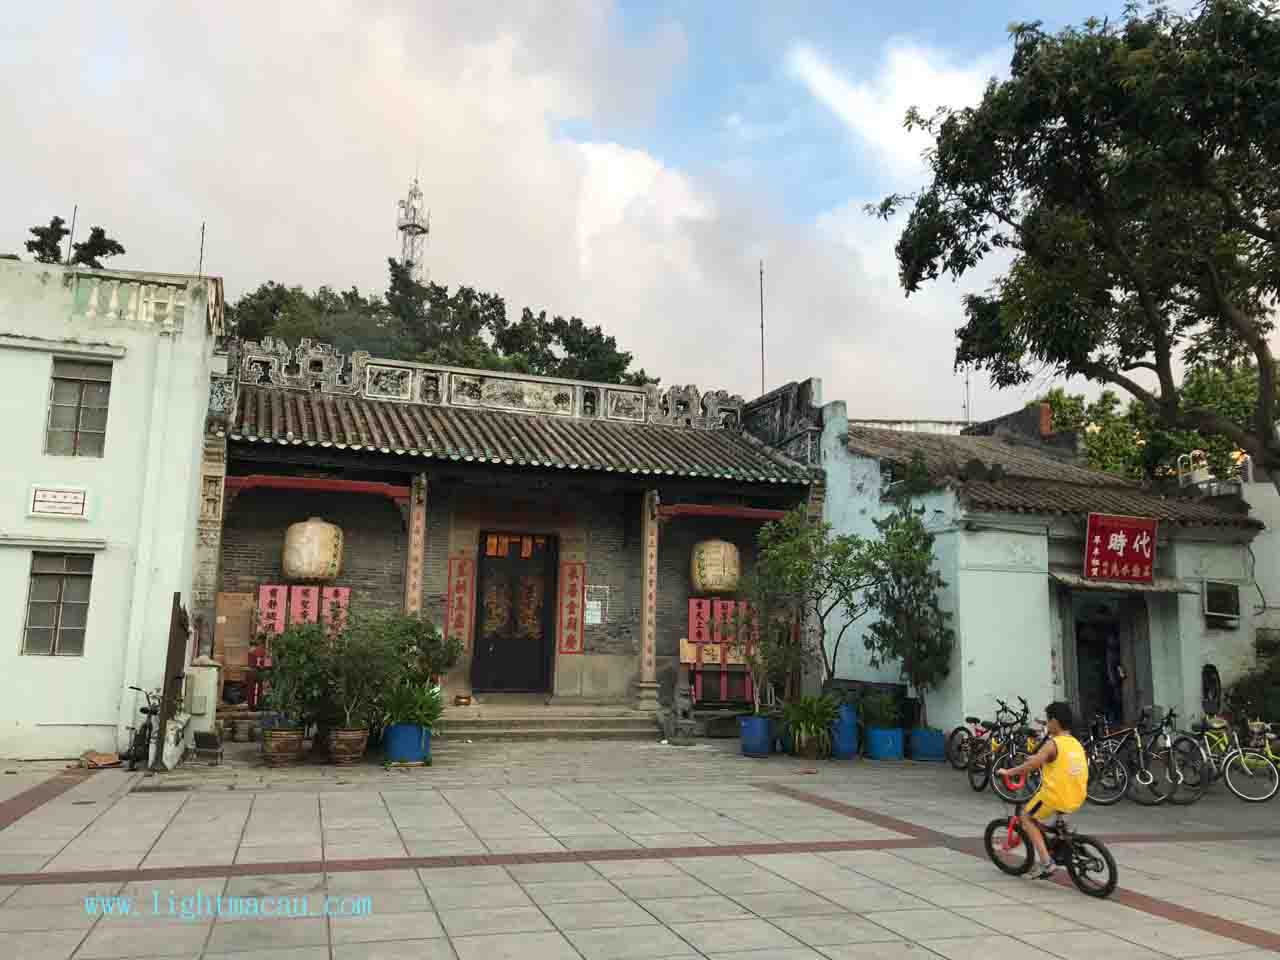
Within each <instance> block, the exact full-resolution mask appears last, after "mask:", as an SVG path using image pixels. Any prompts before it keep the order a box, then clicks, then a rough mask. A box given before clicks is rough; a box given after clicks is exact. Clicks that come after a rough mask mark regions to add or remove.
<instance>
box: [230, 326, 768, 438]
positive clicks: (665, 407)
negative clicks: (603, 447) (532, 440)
mask: <svg viewBox="0 0 1280 960" xmlns="http://www.w3.org/2000/svg"><path fill="white" fill-rule="evenodd" d="M240 384H254V385H258V386H268V387H276V388H279V389H286V390H305V391H308V392H311V393H317V394H322V395H328V396H347V397H356V398H365V399H370V400H385V401H390V402H393V403H408V404H425V405H430V406H439V407H465V408H470V409H488V410H502V411H506V412H509V413H525V414H540V415H543V416H552V417H566V418H571V419H576V420H602V421H612V422H620V423H651V424H665V425H668V426H679V427H687V428H690V429H697V430H717V429H733V430H738V429H740V428H741V426H742V409H743V407H744V406H745V403H744V401H743V399H742V397H740V396H736V395H731V394H729V393H728V392H727V391H725V390H713V391H707V392H706V393H703V392H702V391H700V390H699V389H698V387H696V386H694V385H692V384H688V385H684V386H678V385H677V386H669V387H659V386H657V385H654V384H648V385H645V386H631V385H627V384H617V383H598V382H594V381H589V380H566V379H560V378H556V377H540V376H534V375H532V374H523V373H508V372H505V371H497V370H474V369H470V368H466V367H449V366H443V365H439V364H430V363H418V362H415V361H409V360H387V359H382V358H376V357H372V356H370V355H369V353H368V351H365V350H356V351H353V352H352V353H351V354H350V355H349V356H348V355H346V354H343V353H339V352H338V351H337V350H335V349H334V347H333V346H332V345H331V344H327V343H316V342H314V341H312V340H310V339H303V340H302V341H301V342H299V344H298V346H297V347H290V346H289V345H288V344H287V343H285V342H284V341H283V340H277V339H275V338H273V337H265V338H263V340H262V341H261V342H258V341H252V340H232V341H231V342H230V343H229V344H228V365H227V375H226V376H225V377H217V378H215V379H214V383H213V384H212V385H211V387H210V404H209V412H210V416H211V417H212V418H213V419H214V420H215V421H218V422H225V420H226V418H228V417H230V416H232V415H233V414H234V410H235V395H236V388H237V387H238V386H239V385H240Z"/></svg>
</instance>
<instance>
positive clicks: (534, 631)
mask: <svg viewBox="0 0 1280 960" xmlns="http://www.w3.org/2000/svg"><path fill="white" fill-rule="evenodd" d="M526 539H529V538H526ZM531 552H532V551H531ZM545 589H546V580H545V578H543V577H541V576H538V575H535V574H527V575H525V576H522V577H521V578H520V587H519V590H520V600H519V609H518V610H517V613H516V636H517V637H519V638H520V639H522V640H541V639H542V604H543V602H544V590H545Z"/></svg>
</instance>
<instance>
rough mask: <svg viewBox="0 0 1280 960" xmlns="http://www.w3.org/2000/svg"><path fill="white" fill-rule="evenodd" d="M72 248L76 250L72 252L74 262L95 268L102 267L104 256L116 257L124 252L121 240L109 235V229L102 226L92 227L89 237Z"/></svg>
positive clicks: (99, 268) (74, 244)
mask: <svg viewBox="0 0 1280 960" xmlns="http://www.w3.org/2000/svg"><path fill="white" fill-rule="evenodd" d="M71 249H72V250H73V251H75V252H74V253H72V254H71V262H72V263H79V264H82V265H84V266H86V267H92V268H93V269H94V270H101V269H102V258H103V257H116V256H119V255H120V254H122V253H124V247H123V246H122V245H121V244H120V241H119V240H116V239H115V238H114V237H108V236H107V231H105V230H103V229H102V228H101V227H91V228H90V229H89V239H88V240H82V241H81V242H80V243H73V244H72V245H71Z"/></svg>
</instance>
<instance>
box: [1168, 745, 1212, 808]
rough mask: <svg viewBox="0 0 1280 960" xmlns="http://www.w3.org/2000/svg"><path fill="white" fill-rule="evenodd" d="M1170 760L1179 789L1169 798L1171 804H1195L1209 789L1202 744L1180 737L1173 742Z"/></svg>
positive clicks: (1183, 805) (1182, 805)
mask: <svg viewBox="0 0 1280 960" xmlns="http://www.w3.org/2000/svg"><path fill="white" fill-rule="evenodd" d="M1170 760H1171V762H1172V764H1173V766H1174V770H1175V772H1176V774H1177V778H1178V789H1177V790H1176V791H1174V793H1173V794H1172V795H1171V796H1170V797H1169V802H1170V803H1174V804H1177V805H1178V806H1181V807H1185V806H1188V805H1190V804H1193V803H1195V802H1196V801H1197V800H1199V799H1200V798H1201V797H1203V796H1204V792H1205V790H1207V789H1208V788H1209V775H1208V773H1207V772H1206V770H1205V760H1204V754H1203V753H1202V752H1201V750H1200V744H1198V743H1196V741H1195V740H1193V739H1192V738H1191V737H1178V739H1176V740H1174V741H1173V751H1172V753H1171V754H1170Z"/></svg>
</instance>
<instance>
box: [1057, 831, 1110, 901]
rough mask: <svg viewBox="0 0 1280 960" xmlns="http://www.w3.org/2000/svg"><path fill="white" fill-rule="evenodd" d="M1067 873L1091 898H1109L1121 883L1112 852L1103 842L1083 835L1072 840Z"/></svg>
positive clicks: (1081, 890)
mask: <svg viewBox="0 0 1280 960" xmlns="http://www.w3.org/2000/svg"><path fill="white" fill-rule="evenodd" d="M1067 873H1068V874H1069V875H1070V877H1071V882H1072V883H1074V884H1075V885H1076V889H1077V890H1079V891H1080V892H1081V893H1083V894H1085V895H1086V896H1090V897H1109V896H1111V894H1112V893H1113V892H1114V891H1115V889H1116V884H1117V883H1119V882H1120V871H1119V870H1118V869H1117V868H1116V858H1115V857H1113V856H1111V851H1110V850H1108V849H1107V848H1106V845H1105V844H1104V843H1103V842H1102V841H1101V840H1097V839H1095V838H1093V837H1089V836H1084V835H1083V834H1077V835H1076V836H1074V837H1072V838H1071V855H1070V856H1069V857H1068V859H1067Z"/></svg>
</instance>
